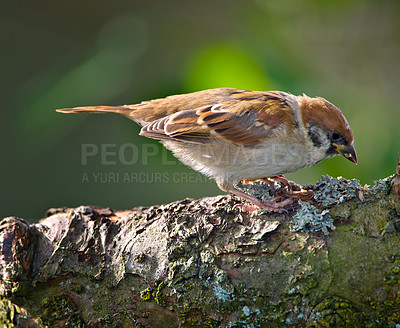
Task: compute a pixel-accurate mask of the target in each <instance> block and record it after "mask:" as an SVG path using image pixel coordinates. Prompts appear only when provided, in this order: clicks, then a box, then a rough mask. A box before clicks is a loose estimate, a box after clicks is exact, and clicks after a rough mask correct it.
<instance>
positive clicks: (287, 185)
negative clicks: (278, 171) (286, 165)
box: [263, 175, 293, 193]
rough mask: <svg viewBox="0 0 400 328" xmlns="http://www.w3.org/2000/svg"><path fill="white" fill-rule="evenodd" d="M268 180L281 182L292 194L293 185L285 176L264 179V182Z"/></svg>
mask: <svg viewBox="0 0 400 328" xmlns="http://www.w3.org/2000/svg"><path fill="white" fill-rule="evenodd" d="M266 179H272V180H275V181H278V182H280V183H281V184H282V185H284V186H285V187H287V189H288V191H289V193H292V191H293V188H292V185H291V184H290V182H289V181H288V180H287V179H286V178H285V177H284V176H283V175H274V176H272V177H268V178H264V179H263V180H264V181H265V180H266Z"/></svg>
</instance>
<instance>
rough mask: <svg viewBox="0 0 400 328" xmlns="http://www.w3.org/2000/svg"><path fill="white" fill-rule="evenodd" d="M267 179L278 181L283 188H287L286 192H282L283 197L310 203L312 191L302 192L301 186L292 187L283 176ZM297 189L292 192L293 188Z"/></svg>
mask: <svg viewBox="0 0 400 328" xmlns="http://www.w3.org/2000/svg"><path fill="white" fill-rule="evenodd" d="M269 179H273V180H276V181H279V182H280V183H282V184H283V185H284V186H286V187H287V189H288V190H287V192H285V191H283V195H284V196H287V197H290V198H297V199H301V200H304V201H310V200H312V196H313V191H312V190H304V189H303V188H301V186H298V185H296V184H295V185H294V186H293V185H292V184H291V183H290V182H289V181H288V180H287V179H286V178H285V177H284V176H283V175H276V176H273V177H269ZM293 187H295V188H297V189H298V190H293V189H294V188H293Z"/></svg>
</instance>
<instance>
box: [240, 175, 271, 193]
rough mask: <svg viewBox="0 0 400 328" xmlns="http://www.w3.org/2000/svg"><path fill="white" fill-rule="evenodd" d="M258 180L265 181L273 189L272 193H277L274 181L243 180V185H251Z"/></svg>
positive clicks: (265, 179) (264, 179)
mask: <svg viewBox="0 0 400 328" xmlns="http://www.w3.org/2000/svg"><path fill="white" fill-rule="evenodd" d="M256 180H262V181H264V182H265V183H266V184H267V185H268V186H269V187H270V188H271V189H272V191H275V189H276V188H275V183H274V182H273V181H271V180H269V179H268V178H261V179H253V180H252V179H243V180H242V183H243V184H249V183H250V182H254V181H256Z"/></svg>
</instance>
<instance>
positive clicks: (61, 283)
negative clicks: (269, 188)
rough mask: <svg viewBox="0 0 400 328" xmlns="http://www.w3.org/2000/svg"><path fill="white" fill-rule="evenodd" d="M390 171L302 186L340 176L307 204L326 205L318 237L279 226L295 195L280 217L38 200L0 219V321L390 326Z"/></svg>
mask: <svg viewBox="0 0 400 328" xmlns="http://www.w3.org/2000/svg"><path fill="white" fill-rule="evenodd" d="M396 177H397V176H396ZM396 177H395V178H394V179H393V177H389V178H387V179H384V180H381V181H379V182H378V183H377V184H376V185H375V186H374V187H368V188H367V187H361V186H359V185H358V186H357V187H356V189H354V188H355V187H354V186H355V184H354V183H351V181H348V180H346V181H344V180H343V181H341V180H340V179H338V180H335V181H333V180H331V179H329V178H326V179H325V180H321V182H320V184H319V185H318V184H317V185H316V186H314V187H312V188H313V189H314V191H321V188H325V187H326V185H329V183H331V188H333V187H332V186H336V187H335V188H336V189H335V190H336V191H337V190H339V189H340V188H342V187H343V186H345V187H344V189H343V190H340V193H341V194H337V193H330V195H331V196H332V195H333V194H334V195H336V196H337V199H338V201H337V202H335V201H332V200H330V201H329V202H328V203H326V204H324V205H321V202H317V201H315V200H314V202H313V206H315V209H316V210H317V211H319V212H318V213H321V212H322V211H325V210H329V216H330V217H331V218H332V220H333V222H334V225H335V230H334V231H333V230H329V227H328V228H327V229H328V230H329V234H325V233H324V232H326V231H325V230H323V229H320V230H310V229H309V228H310V223H309V221H307V222H308V223H307V222H306V223H304V224H303V226H304V229H303V230H306V229H308V230H309V231H307V232H305V231H303V230H297V231H293V230H294V229H293V227H294V226H296V222H293V218H294V217H296V215H297V216H298V215H299V213H301V212H299V211H300V210H301V206H300V205H298V204H297V203H295V204H294V205H293V206H292V207H291V208H290V209H289V212H288V213H283V214H268V213H265V212H263V211H260V212H247V213H242V212H240V211H239V210H238V209H234V208H233V205H234V204H235V203H236V202H237V201H238V200H236V199H234V198H232V197H230V196H218V197H208V198H203V199H200V200H191V199H186V200H183V201H178V202H174V203H171V204H167V205H161V206H152V207H149V208H136V209H133V210H126V211H113V210H110V209H100V208H95V207H89V206H81V207H79V208H75V209H68V208H62V209H52V210H50V211H49V212H48V216H47V217H46V218H44V219H43V220H41V221H40V222H39V223H36V224H32V225H28V224H27V223H26V222H25V221H23V220H22V219H18V218H6V219H4V220H3V221H2V223H1V226H0V241H1V253H0V270H1V275H2V280H1V286H0V287H1V294H2V295H3V297H6V298H7V299H4V300H3V304H5V306H3V308H2V309H0V312H1V313H3V317H0V318H6V319H4V320H3V322H2V323H4V324H8V325H9V326H10V322H12V320H14V322H17V321H18V322H19V323H20V325H25V326H26V327H45V326H51V327H64V326H67V327H134V326H140V327H147V326H148V327H285V326H287V327H305V326H307V327H360V326H365V327H368V326H369V327H375V326H376V325H377V324H378V326H382V327H396V324H398V323H400V316H399V313H400V239H399V237H400V235H399V231H400V223H399V212H400V211H399V209H400V206H399V201H398V197H397V193H396V188H395V187H393V188H392V187H391V182H392V181H394V180H395V179H396ZM338 186H339V187H338ZM258 187H260V186H257V185H254V186H252V187H251V188H258ZM261 187H262V186H261ZM310 188H311V187H310ZM318 188H320V189H318ZM337 188H339V189H337ZM325 191H326V190H325ZM320 194H321V193H320ZM338 195H339V196H338ZM343 195H351V197H350V196H349V197H347V196H346V197H342V196H343ZM336 196H335V197H336ZM339 199H340V201H339ZM326 213H328V212H326ZM321 218H322V217H321V216H320V215H319V216H318V220H320V221H318V222H317V223H318V224H319V223H321ZM322 220H323V219H322ZM326 222H328V221H326ZM314 223H315V222H314ZM314 223H312V224H314ZM322 223H323V222H322ZM311 231H314V232H311ZM13 309H14V310H13ZM16 309H18V310H16ZM11 311H14V312H12V314H11ZM7 318H8V319H7ZM10 318H12V320H11V321H10ZM5 320H8V321H7V323H6V321H5ZM11 324H12V323H11ZM11 326H12V325H11ZM11 326H10V327H11Z"/></svg>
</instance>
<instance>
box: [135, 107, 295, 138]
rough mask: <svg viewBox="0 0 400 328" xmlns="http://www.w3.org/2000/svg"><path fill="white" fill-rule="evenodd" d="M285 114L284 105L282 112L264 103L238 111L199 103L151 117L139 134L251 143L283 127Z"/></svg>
mask: <svg viewBox="0 0 400 328" xmlns="http://www.w3.org/2000/svg"><path fill="white" fill-rule="evenodd" d="M242 105H243V104H242ZM289 108H290V107H289ZM285 116H292V113H291V111H290V110H289V109H288V108H287V110H286V111H285V109H284V108H282V107H281V106H280V107H279V108H274V107H273V106H272V107H268V106H267V105H266V104H264V106H263V108H258V110H257V108H255V107H253V108H251V107H249V108H248V110H247V111H242V112H240V113H234V112H232V111H230V110H225V109H224V108H223V105H213V106H203V107H200V108H197V109H190V110H184V111H180V112H177V113H174V114H172V115H168V116H166V117H163V118H161V119H159V120H155V121H153V122H151V123H149V124H147V125H145V126H144V127H143V128H142V131H141V132H140V135H142V136H146V137H149V138H153V139H159V140H172V139H173V140H181V141H187V142H195V143H206V142H209V141H211V140H215V139H217V140H218V139H225V141H228V142H230V143H232V144H236V145H244V146H251V145H254V144H257V143H259V142H262V141H263V140H265V139H267V138H269V137H271V136H272V135H275V134H276V132H277V130H278V129H279V128H281V129H285V128H286V126H285ZM286 119H287V118H286ZM281 132H282V131H281Z"/></svg>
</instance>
